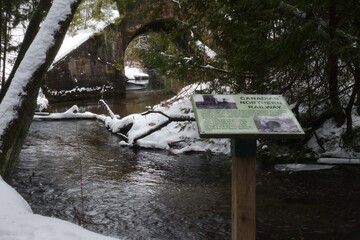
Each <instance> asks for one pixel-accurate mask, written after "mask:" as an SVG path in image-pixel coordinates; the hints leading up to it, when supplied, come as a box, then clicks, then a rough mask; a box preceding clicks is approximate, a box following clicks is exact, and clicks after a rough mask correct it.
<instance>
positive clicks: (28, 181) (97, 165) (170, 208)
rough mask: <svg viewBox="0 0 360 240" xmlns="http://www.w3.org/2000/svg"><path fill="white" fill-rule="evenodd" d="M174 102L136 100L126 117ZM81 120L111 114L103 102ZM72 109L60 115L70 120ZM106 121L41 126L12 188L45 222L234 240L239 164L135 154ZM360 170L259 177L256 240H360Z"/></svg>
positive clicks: (121, 108)
mask: <svg viewBox="0 0 360 240" xmlns="http://www.w3.org/2000/svg"><path fill="white" fill-rule="evenodd" d="M167 98H169V95H168V94H167V93H164V92H139V93H131V94H130V95H128V98H127V99H122V100H110V101H107V103H108V104H109V105H110V107H111V108H112V109H113V111H114V112H115V113H117V114H120V115H121V116H125V115H126V114H130V113H133V112H142V111H144V108H145V106H146V105H152V104H155V103H158V102H159V101H161V100H164V99H167ZM77 104H78V106H79V107H80V109H81V111H84V110H86V111H92V112H95V113H102V111H104V113H106V111H105V110H104V109H103V108H102V107H101V106H100V104H98V103H97V101H93V102H91V101H87V102H81V103H77ZM72 105H73V103H62V104H57V105H54V106H52V111H53V112H62V111H64V110H66V109H68V108H69V107H71V106H72ZM119 141H120V139H119V138H118V137H117V136H115V135H112V134H111V133H109V132H108V131H107V130H106V129H105V127H104V125H103V123H101V122H98V121H89V120H77V121H34V122H33V123H32V125H31V128H30V131H29V134H28V137H27V138H26V140H25V144H24V147H23V149H22V152H21V154H20V159H19V162H18V164H17V168H16V170H15V173H14V174H13V176H12V178H11V179H9V180H8V182H9V183H10V184H11V185H12V186H13V187H14V188H15V189H16V190H17V191H18V192H19V193H20V194H21V195H22V196H23V197H24V198H25V199H26V200H27V201H28V202H29V204H30V206H31V207H32V209H33V211H34V212H35V213H37V214H41V215H46V216H52V217H57V218H61V219H65V220H68V221H71V222H74V223H77V224H82V226H83V227H85V228H87V229H89V230H92V231H95V232H98V233H103V234H105V235H108V236H113V237H118V238H120V239H163V240H168V239H231V233H230V232H231V159H230V157H227V156H212V157H209V156H208V155H205V154H197V153H194V154H186V155H172V154H169V153H168V152H166V151H159V150H140V151H138V152H136V153H135V152H133V151H132V149H130V148H128V147H121V146H119V144H118V142H119ZM359 186H360V168H359V167H356V166H337V167H334V168H333V169H328V170H322V171H307V172H290V173H289V172H277V171H274V170H273V168H266V169H260V168H259V169H258V170H257V239H260V240H261V239H264V240H265V239H284V240H285V239H299V240H300V239H334V240H335V239H339V240H340V239H348V240H349V239H350V240H351V239H354V240H355V239H360V204H359V203H360V187H359Z"/></svg>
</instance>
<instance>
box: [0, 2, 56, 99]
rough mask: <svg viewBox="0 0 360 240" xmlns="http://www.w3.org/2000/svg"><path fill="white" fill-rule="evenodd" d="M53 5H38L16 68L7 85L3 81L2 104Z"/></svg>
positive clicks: (15, 64)
mask: <svg viewBox="0 0 360 240" xmlns="http://www.w3.org/2000/svg"><path fill="white" fill-rule="evenodd" d="M51 3H52V0H40V2H39V4H38V5H37V7H36V10H35V12H34V14H33V15H32V17H31V20H30V22H29V26H28V28H27V30H26V33H25V36H24V39H23V42H22V44H21V47H20V50H19V52H18V55H17V58H16V60H15V63H14V66H13V68H12V70H11V72H10V75H9V77H8V79H7V81H6V83H5V79H3V80H4V85H3V88H2V91H1V92H0V103H1V102H2V99H3V98H4V96H5V93H6V91H7V89H8V88H9V86H10V84H11V81H12V79H13V77H14V74H15V72H16V70H17V68H18V67H19V65H20V62H21V61H22V59H23V58H24V55H25V53H26V51H27V50H28V48H29V46H30V44H31V43H32V41H33V40H34V38H35V36H36V34H37V33H38V32H39V28H40V24H41V23H42V21H43V20H44V18H45V16H46V14H47V13H48V12H49V9H50V7H51Z"/></svg>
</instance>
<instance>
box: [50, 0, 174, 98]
mask: <svg viewBox="0 0 360 240" xmlns="http://www.w3.org/2000/svg"><path fill="white" fill-rule="evenodd" d="M177 9H178V5H177V4H176V3H174V2H173V1H169V0H154V1H148V0H138V1H136V4H135V5H132V6H131V5H130V4H128V5H127V6H126V8H125V12H126V14H125V15H124V16H123V17H122V18H121V19H120V21H118V22H117V23H113V24H110V25H109V26H107V27H106V28H105V29H104V30H103V31H102V32H101V33H98V34H95V35H94V36H92V37H91V38H89V39H88V40H87V41H86V42H84V43H83V44H82V45H80V46H79V47H77V48H76V49H74V50H73V51H72V52H70V53H69V54H67V55H66V56H65V57H63V58H62V59H60V60H59V61H57V62H56V63H54V64H53V67H52V68H51V69H50V70H49V71H48V73H47V76H46V77H45V81H44V86H43V89H45V93H46V95H47V97H48V98H49V100H50V101H52V100H54V101H55V99H57V98H58V97H59V96H61V95H62V94H64V93H61V92H59V91H61V90H72V91H71V92H68V93H66V94H67V95H66V96H65V98H67V99H79V98H82V97H83V98H89V97H97V96H100V91H101V89H102V94H104V90H105V95H108V96H109V95H116V96H121V95H125V92H126V78H125V70H124V57H125V51H126V48H127V47H128V45H129V43H130V42H131V41H132V40H133V39H134V38H136V37H137V36H139V35H141V34H144V33H147V32H149V31H160V30H164V31H169V30H170V29H171V28H173V27H174V26H175V25H176V24H178V22H177V20H176V12H177ZM179 41H180V37H179ZM103 86H106V88H105V89H103ZM80 87H85V88H89V89H92V91H90V92H87V93H86V94H81V93H80V91H76V89H77V88H80ZM51 92H52V94H50V93H51Z"/></svg>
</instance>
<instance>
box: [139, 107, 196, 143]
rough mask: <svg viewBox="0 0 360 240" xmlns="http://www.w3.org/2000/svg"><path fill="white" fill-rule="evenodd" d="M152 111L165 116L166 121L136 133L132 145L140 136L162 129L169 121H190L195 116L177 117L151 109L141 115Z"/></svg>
mask: <svg viewBox="0 0 360 240" xmlns="http://www.w3.org/2000/svg"><path fill="white" fill-rule="evenodd" d="M152 113H155V114H161V115H163V116H165V117H166V118H167V120H166V121H164V122H162V123H160V124H158V125H156V126H155V127H153V128H149V129H148V130H147V131H145V132H143V133H142V134H140V135H138V136H137V137H135V138H134V139H133V142H132V144H133V145H136V142H137V141H138V140H139V139H141V138H144V137H146V136H149V135H150V134H152V133H154V132H156V131H158V130H160V129H162V128H163V127H165V126H167V125H169V124H170V123H171V122H190V121H195V118H193V117H188V116H178V117H171V116H169V115H167V114H165V113H163V112H161V111H153V110H149V111H147V112H145V113H143V114H141V115H143V116H145V115H148V114H152Z"/></svg>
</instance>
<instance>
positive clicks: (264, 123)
mask: <svg viewBox="0 0 360 240" xmlns="http://www.w3.org/2000/svg"><path fill="white" fill-rule="evenodd" d="M254 122H255V125H256V127H257V129H258V130H259V132H301V130H300V129H299V127H298V126H297V124H296V123H295V121H294V120H293V119H292V118H289V117H262V116H258V117H255V118H254Z"/></svg>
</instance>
